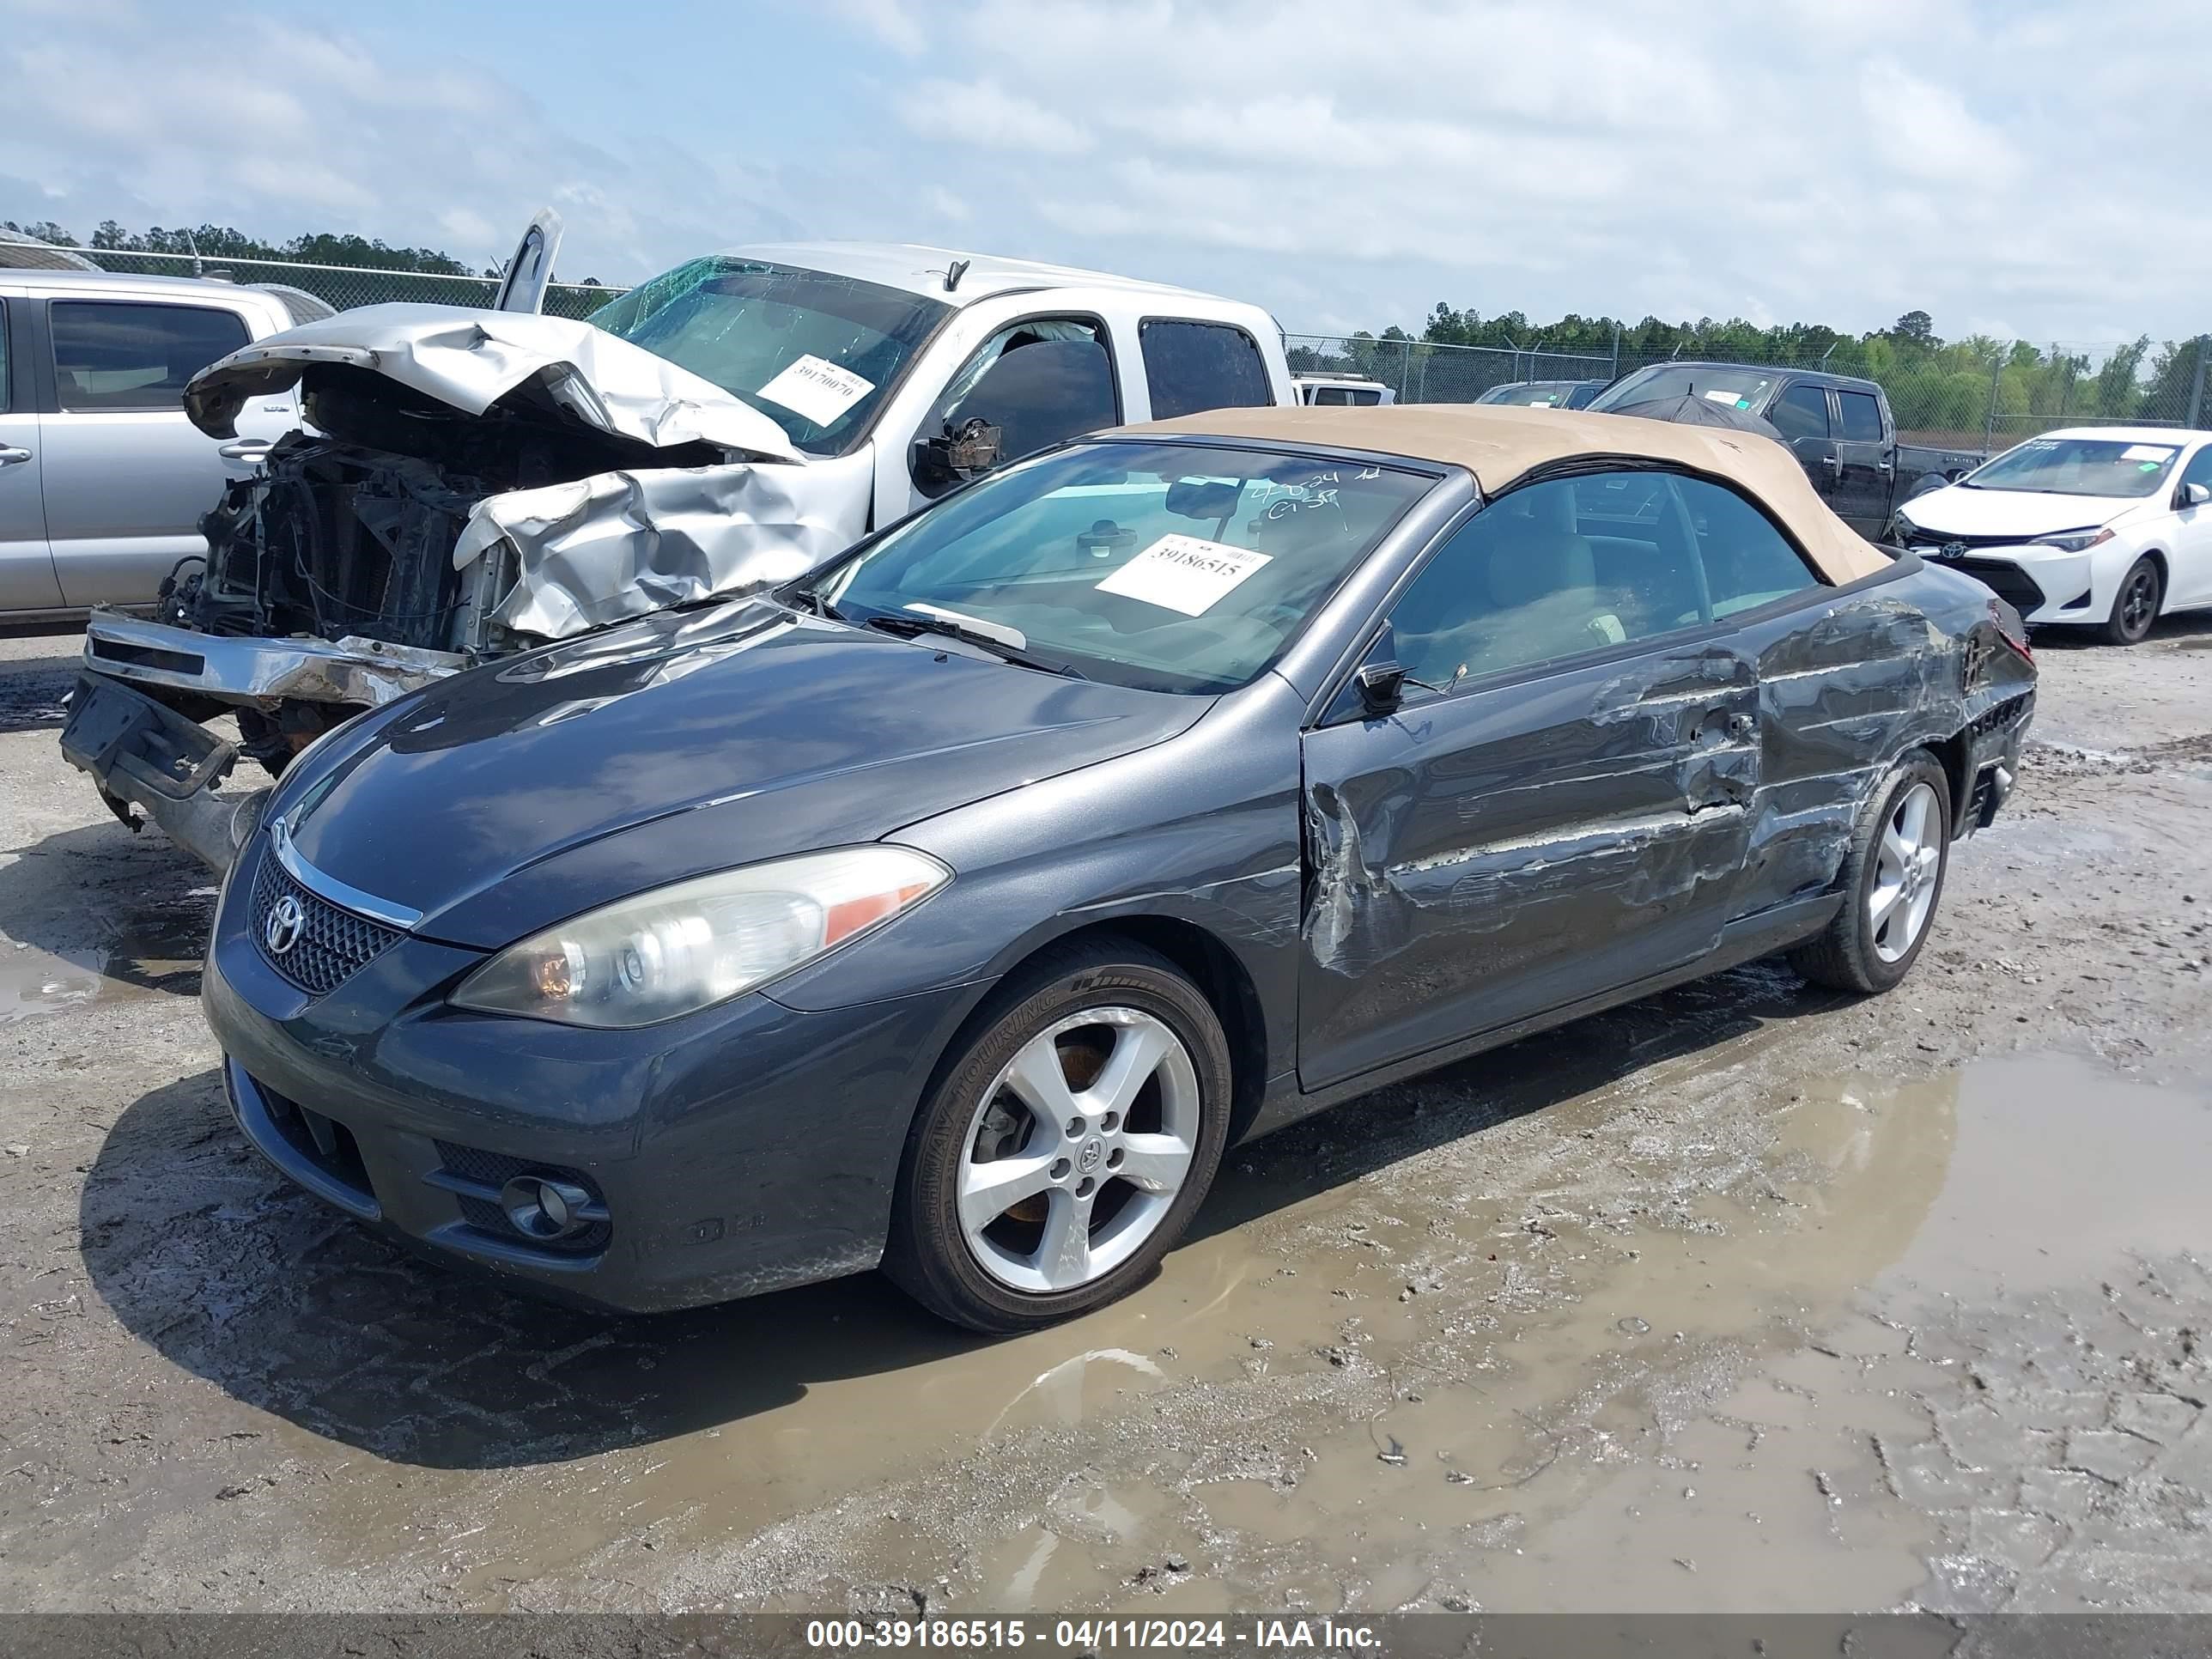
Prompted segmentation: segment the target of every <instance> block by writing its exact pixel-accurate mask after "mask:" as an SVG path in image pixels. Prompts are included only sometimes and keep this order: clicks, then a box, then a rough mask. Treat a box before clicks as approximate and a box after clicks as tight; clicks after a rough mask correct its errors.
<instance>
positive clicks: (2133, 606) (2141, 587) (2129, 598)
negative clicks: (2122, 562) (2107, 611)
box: [2100, 554, 2166, 645]
mask: <svg viewBox="0 0 2212 1659" xmlns="http://www.w3.org/2000/svg"><path fill="white" fill-rule="evenodd" d="M2165 601H2166V578H2165V577H2164V576H2163V575H2162V574H2160V572H2159V568H2158V561H2157V560H2156V559H2154V558H2152V557H2151V556H2149V555H2148V554H2145V555H2144V556H2142V558H2140V559H2137V560H2136V562H2134V563H2133V564H2131V565H2130V566H2129V567H2128V574H2126V575H2124V576H2123V577H2121V578H2120V591H2119V592H2117V593H2115V594H2114V595H2112V615H2111V616H2110V617H2107V618H2106V621H2105V625H2104V627H2103V628H2102V629H2100V633H2101V634H2102V635H2103V637H2104V641H2105V643H2106V644H2107V645H2140V644H2142V641H2143V640H2144V638H2145V637H2146V636H2147V635H2148V634H2149V633H2150V630H2151V629H2152V627H2153V626H2154V625H2155V624H2156V623H2157V621H2158V612H2159V607H2160V605H2163V604H2164V603H2165Z"/></svg>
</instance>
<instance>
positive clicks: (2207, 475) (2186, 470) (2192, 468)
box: [0, 377, 2212, 489]
mask: <svg viewBox="0 0 2212 1659" xmlns="http://www.w3.org/2000/svg"><path fill="white" fill-rule="evenodd" d="M0 378H4V377H0ZM5 391H6V387H5V386H4V385H0V394H4V392H5ZM0 407H5V405H4V404H0ZM2174 482H2175V483H2185V484H2191V483H2201V484H2203V485H2204V486H2205V488H2207V489H2212V444H2207V445H2205V446H2204V447H2203V448H2202V449H2200V450H2198V451H2197V453H2196V454H2195V455H2193V456H2191V458H2190V461H2189V465H2187V466H2185V467H2183V468H2182V469H2181V477H2179V478H2178V479H2176V480H2175V481H2174Z"/></svg>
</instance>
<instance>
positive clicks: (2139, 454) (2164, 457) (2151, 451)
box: [2120, 444, 2173, 464]
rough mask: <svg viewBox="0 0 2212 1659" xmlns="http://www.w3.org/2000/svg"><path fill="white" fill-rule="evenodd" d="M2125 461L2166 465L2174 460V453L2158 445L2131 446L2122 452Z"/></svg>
mask: <svg viewBox="0 0 2212 1659" xmlns="http://www.w3.org/2000/svg"><path fill="white" fill-rule="evenodd" d="M2120 459H2122V460H2124V461H2155V462H2159V463H2161V464H2162V463H2164V462H2166V461H2170V460H2172V459H2173V452H2172V450H2170V449H2164V448H2161V447H2160V446H2158V445H2157V444H2130V445H2129V446H2128V447H2126V448H2125V449H2124V450H2122V451H2121V452H2120Z"/></svg>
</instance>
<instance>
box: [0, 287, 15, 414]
mask: <svg viewBox="0 0 2212 1659" xmlns="http://www.w3.org/2000/svg"><path fill="white" fill-rule="evenodd" d="M9 390H10V388H9V383H8V301H5V300H0V415H5V414H6V413H7V412H8V411H9V410H10V409H11V408H13V407H14V405H13V404H10V403H9V401H8V398H9Z"/></svg>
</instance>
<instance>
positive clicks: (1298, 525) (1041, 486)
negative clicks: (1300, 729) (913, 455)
mask: <svg viewBox="0 0 2212 1659" xmlns="http://www.w3.org/2000/svg"><path fill="white" fill-rule="evenodd" d="M1434 483H1435V480H1434V479H1433V478H1431V477H1425V476H1422V475H1419V474H1416V473H1412V472H1401V471H1396V470H1395V469H1392V468H1389V467H1385V466H1380V465H1346V464H1343V463H1334V462H1328V461H1317V460H1316V459H1314V458H1312V457H1311V456H1304V457H1300V456H1296V455H1283V454H1276V453H1266V452H1261V451H1255V450H1243V449H1212V448H1207V447H1200V446H1197V445H1188V444H1136V443H1103V444H1102V443H1093V444H1078V445H1075V446H1073V447H1070V448H1067V449H1064V450H1060V451H1059V452H1057V453H1053V454H1050V455H1045V456H1042V457H1039V458H1038V459H1036V460H1034V461H1031V462H1030V463H1029V464H1028V465H1024V466H1019V467H1015V468H1013V469H1012V470H1011V471H1006V472H1003V473H1000V474H998V475H996V476H995V477H987V478H985V479H983V480H981V482H979V483H975V484H972V485H970V486H969V488H968V489H964V490H962V491H961V492H960V493H959V494H958V495H953V496H951V497H948V498H947V499H946V500H945V501H943V502H941V503H939V505H938V506H937V507H933V508H932V509H931V510H930V511H928V512H927V513H921V515H919V516H918V517H916V518H915V519H912V520H908V522H907V523H906V524H904V525H902V526H900V527H899V528H897V529H895V530H892V531H890V532H888V533H887V534H886V535H884V538H882V539H881V540H879V541H878V542H876V543H874V544H872V545H870V546H868V547H866V548H865V549H863V550H861V551H860V552H859V553H858V554H856V555H854V556H853V557H852V558H850V559H848V560H846V561H843V562H840V563H838V564H836V565H833V566H831V567H830V568H828V569H827V570H825V571H823V572H822V573H820V574H817V575H816V576H813V577H810V578H808V579H807V580H805V582H804V583H802V584H800V585H799V586H798V587H795V588H794V589H793V590H792V592H793V593H794V594H797V593H799V592H805V593H810V594H813V595H817V596H818V597H820V598H822V599H826V600H828V601H829V603H830V604H831V605H834V606H835V607H836V610H837V611H838V612H839V613H840V614H841V615H842V616H843V617H845V618H846V619H847V620H848V621H853V622H857V623H867V622H870V621H872V620H874V621H884V622H888V623H892V624H894V625H903V626H911V625H912V624H913V623H914V621H915V618H917V617H932V616H937V617H943V616H945V615H946V614H947V613H950V614H951V615H954V616H957V617H961V618H963V619H966V620H968V621H969V622H970V623H977V624H980V625H981V627H983V628H984V629H995V630H998V635H1006V636H1008V637H1007V642H1008V643H1010V644H1011V643H1012V642H1013V641H1021V644H1020V646H1019V647H1018V648H1019V649H1021V650H1022V651H1024V653H1026V654H1028V655H1029V656H1030V657H1032V658H1036V659H1042V660H1043V661H1044V662H1046V663H1048V664H1049V665H1052V666H1054V667H1058V666H1060V665H1069V666H1072V667H1073V668H1074V669H1075V670H1076V671H1078V672H1079V673H1080V674H1082V675H1084V676H1085V677H1086V678H1091V679H1096V680H1108V681H1111V682H1113V683H1115V684H1121V685H1133V686H1138V687H1140V688H1143V689H1146V690H1160V691H1187V692H1206V693H1211V692H1217V691H1223V690H1230V689H1231V688H1232V687H1235V686H1238V685H1242V684H1245V683H1246V682H1248V681H1249V680H1250V679H1251V678H1253V677H1254V676H1255V675H1257V674H1258V673H1260V672H1261V671H1262V670H1264V669H1265V668H1266V667H1267V665H1268V664H1270V663H1271V662H1273V660H1274V659H1275V658H1276V657H1277V656H1279V654H1280V653H1281V652H1282V650H1283V648H1284V647H1285V646H1287V645H1288V644H1289V643H1290V642H1291V640H1292V639H1293V638H1295V637H1296V636H1297V633H1298V631H1299V630H1300V629H1302V628H1304V625H1305V623H1307V621H1308V620H1309V619H1310V617H1312V615H1313V613H1314V611H1316V609H1318V608H1319V607H1320V605H1322V602H1323V601H1324V600H1325V599H1327V598H1328V595H1329V594H1330V593H1332V592H1334V591H1335V589H1336V586H1337V584H1338V583H1339V582H1340V581H1341V580H1343V579H1344V577H1345V575H1346V573H1347V572H1349V571H1351V570H1352V568H1355V567H1356V566H1357V565H1358V562H1360V560H1362V559H1363V558H1364V557H1365V556H1367V554H1368V553H1369V552H1370V550H1372V549H1373V547H1374V546H1375V544H1376V542H1377V541H1379V540H1380V539H1381V538H1383V536H1384V535H1385V534H1387V533H1388V532H1389V529H1390V527H1391V526H1393V525H1395V523H1396V522H1397V521H1398V520H1399V518H1400V517H1401V515H1402V514H1403V513H1404V512H1405V511H1406V509H1407V507H1410V506H1411V505H1412V504H1413V502H1414V501H1417V500H1418V499H1419V497H1420V496H1421V495H1423V494H1424V493H1425V491H1427V490H1428V489H1431V488H1432V487H1433V486H1434ZM998 635H994V637H996V636H998Z"/></svg>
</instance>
